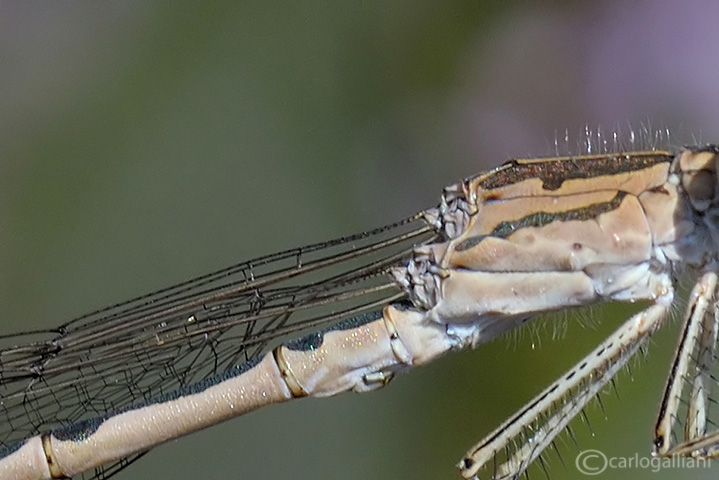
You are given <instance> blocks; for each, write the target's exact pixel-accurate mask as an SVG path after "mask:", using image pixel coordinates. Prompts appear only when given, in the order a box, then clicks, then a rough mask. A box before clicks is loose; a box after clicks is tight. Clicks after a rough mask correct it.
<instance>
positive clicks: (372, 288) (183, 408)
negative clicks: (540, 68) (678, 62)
mask: <svg viewBox="0 0 719 480" xmlns="http://www.w3.org/2000/svg"><path fill="white" fill-rule="evenodd" d="M718 158H719V147H716V146H711V145H710V146H705V147H691V148H683V149H679V150H646V151H621V150H618V151H615V152H601V153H589V154H585V155H580V156H563V157H562V156H557V157H552V158H542V159H528V160H510V161H508V162H506V163H505V164H503V165H502V166H500V167H498V168H496V169H494V170H491V171H489V172H486V173H482V174H479V175H476V176H473V177H469V178H467V179H465V180H463V181H462V182H459V183H457V184H455V185H452V186H450V187H448V188H446V189H445V191H444V194H443V195H442V197H441V200H440V203H439V205H438V206H437V207H435V208H431V209H428V210H424V211H422V212H420V213H418V214H416V215H413V216H411V217H409V218H406V219H404V220H401V221H399V222H396V223H394V224H391V225H388V226H385V227H381V228H378V229H375V230H371V231H367V232H362V233H359V234H357V235H352V236H347V237H342V238H338V239H335V240H332V241H328V242H323V243H319V244H314V245H309V246H306V247H301V248H296V249H292V250H287V251H284V252H280V253H276V254H272V255H267V256H264V257H260V258H256V259H253V260H250V261H248V262H244V263H240V264H237V265H234V266H231V267H228V268H226V269H223V270H220V271H217V272H213V273H210V274H207V275H203V276H200V277H197V278H195V279H193V280H190V281H187V282H184V283H181V284H178V285H175V286H173V287H169V288H166V289H163V290H159V291H157V292H154V293H151V294H148V295H145V296H142V297H138V298H136V299H133V300H130V301H128V302H125V303H120V304H117V305H113V306H111V307H108V308H106V309H103V310H99V311H96V312H93V313H90V314H88V315H85V316H83V317H80V318H78V319H75V320H72V321H70V322H67V323H65V324H63V325H61V326H59V327H57V328H54V329H51V330H43V331H35V332H25V333H19V334H9V335H5V336H2V337H0V418H1V419H2V422H0V425H1V426H0V444H2V445H3V450H2V451H0V477H1V478H22V479H29V480H40V479H51V478H65V477H71V476H74V475H79V474H82V473H83V472H90V473H88V474H86V477H87V478H109V477H111V476H112V475H113V474H114V473H116V472H117V471H119V470H121V469H123V468H125V467H126V466H127V465H128V464H129V463H131V462H132V461H134V460H135V459H137V458H139V457H140V456H142V455H143V454H144V453H146V452H147V451H148V450H150V449H151V448H152V447H154V446H156V445H159V444H161V443H164V442H166V441H168V440H171V439H174V438H177V437H179V436H182V435H187V434H190V433H192V432H195V431H197V430H199V429H202V428H205V427H208V426H210V425H213V424H215V423H218V422H221V421H223V420H226V419H228V418H231V417H235V416H238V415H242V414H243V413H246V412H249V411H252V410H254V409H257V408H259V407H261V406H265V405H269V404H273V403H280V402H284V401H288V400H291V399H294V398H300V397H306V396H314V397H323V396H331V395H335V394H338V393H341V392H345V391H350V390H351V391H356V392H364V391H370V390H375V389H377V388H380V387H383V386H384V385H386V384H387V383H388V382H389V381H390V380H391V379H392V378H393V377H394V376H395V375H396V374H397V373H399V372H401V371H404V370H407V369H409V368H412V367H415V366H420V365H423V364H426V363H428V362H431V361H433V360H435V359H436V358H438V357H439V356H441V355H443V354H445V353H447V352H449V351H455V350H461V349H464V348H468V347H477V346H479V345H481V344H483V343H486V342H488V341H490V340H492V339H495V338H497V337H498V336H500V335H503V334H504V333H506V332H508V331H511V330H513V329H516V328H518V327H521V326H522V325H525V324H526V323H527V322H529V321H531V320H532V319H533V318H535V317H536V316H537V315H538V314H541V313H544V312H551V311H557V310H564V309H567V308H573V307H580V306H585V305H592V304H596V303H599V302H608V301H620V302H621V301H627V302H635V301H638V300H646V301H649V302H650V305H649V306H648V307H647V308H646V309H644V310H642V311H640V312H639V313H636V314H635V315H633V316H632V317H631V318H629V319H627V320H626V321H625V322H624V323H623V324H622V325H621V326H620V327H619V328H618V329H617V330H616V331H615V332H614V333H613V334H612V335H610V336H609V337H608V338H607V339H605V340H604V341H602V342H601V343H600V345H599V346H597V348H596V349H595V350H594V351H592V352H590V353H589V354H588V355H587V356H586V357H585V358H583V359H582V360H580V361H579V362H578V363H577V364H576V365H575V366H574V367H573V368H571V369H570V370H568V371H567V372H566V373H565V374H563V375H562V376H561V377H560V378H559V379H557V380H556V381H555V382H553V383H552V384H551V385H550V386H549V387H547V388H546V389H545V390H544V391H542V392H541V393H540V394H539V395H538V396H537V397H535V398H534V399H533V400H532V401H531V402H529V403H528V404H527V405H526V406H525V407H524V408H522V409H521V410H520V411H518V412H517V413H516V414H514V415H513V416H511V417H510V418H509V419H508V420H507V421H506V422H504V423H503V424H501V425H500V426H499V427H498V428H497V429H496V430H494V431H493V432H491V433H490V434H489V435H487V436H486V437H485V438H484V439H483V440H482V441H481V442H479V443H478V444H477V445H476V446H474V447H472V448H471V449H470V450H469V452H468V453H467V454H466V456H465V457H464V458H463V459H462V461H461V462H460V464H459V468H460V472H461V474H462V475H463V476H464V477H465V478H472V477H474V476H476V475H481V476H482V477H483V478H484V477H491V478H495V479H502V478H516V477H518V476H519V475H521V474H522V473H523V472H524V471H525V470H526V468H527V467H528V466H529V465H530V464H531V463H532V462H533V461H535V460H536V459H537V458H538V457H539V455H540V454H541V453H542V451H543V450H544V449H545V448H547V447H548V446H549V445H550V444H551V443H552V441H553V440H554V439H555V437H556V436H557V434H559V433H560V432H561V431H563V430H564V429H565V428H566V426H567V424H568V423H569V421H570V420H571V419H572V418H574V417H575V416H576V415H577V414H578V413H580V412H581V410H582V409H583V408H584V407H585V406H586V404H587V403H588V402H589V401H590V400H591V399H592V398H594V397H595V396H596V394H597V393H598V392H599V391H600V390H601V389H602V388H603V387H604V386H605V385H606V384H607V382H609V381H610V380H611V379H612V377H613V376H614V375H615V374H616V373H617V372H618V371H619V370H621V369H622V368H623V367H624V366H625V365H626V363H627V362H628V360H629V359H630V358H631V357H632V356H633V355H634V354H635V353H636V352H637V351H638V350H640V349H641V348H642V347H643V346H644V345H645V343H646V342H647V340H648V339H649V338H650V337H651V335H652V334H653V333H654V332H655V331H656V330H657V329H658V328H660V327H661V325H662V324H663V323H664V321H665V319H666V318H667V316H668V314H669V311H670V310H671V308H672V306H673V305H674V304H675V300H676V299H675V297H676V291H677V284H678V278H679V274H680V272H682V271H684V272H686V273H687V274H688V275H690V276H692V278H694V279H695V283H694V286H693V289H692V291H691V294H690V296H689V301H688V307H687V310H686V315H685V324H684V327H683V330H682V335H681V339H680V343H679V347H678V349H677V353H676V356H675V359H674V361H673V364H672V366H671V369H670V375H669V380H668V382H667V387H666V391H665V393H664V396H663V399H662V402H661V407H660V411H659V415H658V420H657V423H656V427H655V438H654V453H655V454H656V455H658V456H673V455H683V456H691V457H701V458H712V457H714V456H716V454H717V453H716V452H717V450H718V449H719V432H717V431H716V430H715V421H716V419H715V416H714V414H713V410H712V408H713V407H712V405H713V403H714V402H715V400H714V399H713V397H712V388H714V387H715V386H714V384H715V383H716V378H717V372H716V370H717V357H716V343H717V330H718V329H719V314H718V313H717V308H716V305H715V304H716V301H715V297H716V290H717V256H718V255H719V233H718V228H717V227H718V226H719V209H718V207H719V189H718V188H717V159H718Z"/></svg>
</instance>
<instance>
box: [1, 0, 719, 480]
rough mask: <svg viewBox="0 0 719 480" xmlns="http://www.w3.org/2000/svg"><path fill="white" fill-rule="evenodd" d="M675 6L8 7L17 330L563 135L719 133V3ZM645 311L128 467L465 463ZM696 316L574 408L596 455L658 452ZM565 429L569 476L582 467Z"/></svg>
mask: <svg viewBox="0 0 719 480" xmlns="http://www.w3.org/2000/svg"><path fill="white" fill-rule="evenodd" d="M675 3H677V2H649V1H639V2H632V3H631V4H629V3H626V2H620V1H616V2H601V3H595V2H576V3H575V2H551V3H550V2H545V3H536V4H533V6H526V5H524V4H520V3H519V2H503V1H495V2H478V1H442V2H440V1H420V2H410V1H398V2H382V1H373V2H355V3H348V4H339V3H330V2H319V1H310V2H303V3H302V4H298V3H296V2H288V1H275V2H249V1H247V2H203V3H198V4H193V3H185V2H173V3H170V2H166V3H158V4H151V3H148V2H141V1H135V2H115V3H109V2H103V3H94V2H62V3H60V2H57V3H45V4H39V3H33V2H3V3H0V306H1V308H2V311H3V312H4V314H3V317H2V319H0V329H1V331H2V332H12V331H17V330H19V329H27V328H30V327H33V326H34V327H40V326H53V325H55V324H58V323H61V322H63V321H65V320H67V319H69V318H72V317H74V316H77V315H80V314H83V313H85V312H86V311H89V310H91V309H95V308H98V307H101V306H104V305H106V304H109V303H113V302H116V301H120V300H123V299H126V298H128V297H131V296H134V295H137V294H141V293H146V292H147V291H150V290H153V289H156V288H158V287H161V286H165V285H168V284H171V283H174V282H177V281H180V280H183V279H186V278H189V277H192V276H194V275H197V274H200V273H204V272H206V271H210V270H213V269H217V268H220V267H223V266H225V265H227V264H230V263H233V262H236V261H240V260H244V259H248V258H251V257H253V256H256V255H260V254H264V253H269V252H273V251H275V250H280V249H286V248H289V247H294V246H298V245H302V244H306V243H310V242H316V241H321V240H325V239H328V238H332V237H336V236H340V235H344V234H350V233H354V232H356V231H360V230H363V229H367V228H371V227H374V226H378V225H382V224H384V223H387V222H389V221H392V220H396V219H399V218H402V217H404V216H406V215H408V214H411V213H414V212H415V211H417V210H419V209H422V208H425V207H429V206H433V205H434V204H435V203H436V202H437V200H438V198H439V194H440V193H441V191H442V188H443V187H444V186H445V185H447V184H450V183H452V182H454V181H456V180H457V179H459V178H462V177H463V176H467V175H470V174H472V173H475V172H478V171H481V170H484V169H487V168H490V167H491V166H495V165H497V164H499V163H501V162H503V161H504V160H506V159H507V158H509V157H510V156H531V155H535V156H538V155H544V154H547V153H554V152H555V139H556V140H558V144H559V146H558V148H559V150H560V152H562V153H564V152H566V151H567V150H571V151H573V152H577V151H580V150H581V145H582V142H583V139H584V134H583V132H584V130H585V127H588V128H589V129H591V130H592V131H595V132H596V131H597V129H598V128H601V130H602V132H603V135H605V136H606V135H610V133H611V132H612V131H615V130H617V128H618V130H619V131H620V132H621V134H622V136H623V137H624V138H627V137H628V135H629V134H628V132H629V130H630V129H632V130H633V131H635V132H641V131H642V130H643V129H644V128H648V129H649V130H653V129H657V128H658V129H664V128H669V129H670V130H671V131H672V132H673V134H674V137H673V140H672V143H673V144H682V143H691V142H694V141H712V140H713V141H717V140H719V128H717V127H718V125H719V123H717V120H719V119H718V118H717V117H718V116H719V94H718V93H719V89H718V87H717V85H719V71H717V69H716V65H717V61H718V60H719V50H717V49H716V45H717V43H718V42H719V29H717V28H716V24H715V23H716V22H715V20H716V19H717V18H719V17H718V15H719V9H718V8H717V4H714V3H709V2H705V3H701V2H693V3H691V5H689V6H686V7H679V6H678V5H675ZM617 126H618V127H617ZM565 132H568V137H569V142H568V145H567V142H566V141H565ZM605 138H606V137H605ZM637 145H638V146H639V145H641V143H638V144H637ZM633 308H634V310H636V306H634V307H633ZM628 314H629V311H628V310H626V309H625V308H624V307H616V306H610V307H607V308H594V309H592V310H591V311H583V312H582V314H581V316H582V317H583V318H585V319H591V322H583V323H584V324H585V326H582V325H580V324H579V322H577V320H576V317H575V316H569V317H566V319H565V316H564V315H558V316H555V317H553V318H554V319H555V320H556V319H557V317H559V318H560V319H565V320H564V321H565V322H566V323H560V324H564V325H567V333H566V334H564V335H556V334H555V328H554V327H553V325H555V324H556V323H552V322H550V323H547V324H546V326H545V327H544V328H541V329H540V332H539V333H538V334H530V333H525V334H524V335H523V336H521V337H520V338H519V340H517V339H510V340H504V341H499V342H495V343H493V344H490V345H486V346H482V347H481V348H480V349H479V350H477V351H474V352H466V353H462V354H456V355H452V356H450V357H448V358H445V359H443V360H441V361H439V362H437V363H436V364H434V365H431V366H429V367H426V368H422V369H419V370H417V371H415V372H413V373H412V374H410V375H404V376H402V377H400V378H398V379H397V380H395V381H394V382H393V383H392V384H391V385H390V386H389V388H387V389H384V390H382V391H379V392H376V393H372V394H366V395H353V394H345V395H342V396H339V397H337V398H333V399H326V400H307V401H299V402H293V403H291V404H287V405H282V406H278V407H273V408H268V409H265V410H261V411H258V412H255V413H253V414H250V415H248V416H246V417H243V418H240V419H237V420H234V421H231V422H228V423H226V424H224V425H221V426H218V427H215V428H212V429H209V430H207V431H204V432H200V433H197V434H195V435H192V436H190V437H189V438H185V439H181V440H178V441H175V442H172V443H170V444H168V445H166V446H163V447H160V448H158V449H156V451H154V452H152V453H151V454H150V455H148V456H147V457H146V458H144V459H142V460H140V461H139V462H138V463H137V464H136V465H134V466H132V467H130V468H129V469H128V470H126V471H125V472H124V473H122V474H120V475H118V477H117V479H118V480H128V479H161V478H205V479H207V480H225V479H227V480H229V479H240V478H266V479H279V478H307V479H310V478H311V479H330V478H342V479H384V478H388V479H389V478H391V479H405V478H420V479H424V478H432V479H435V478H458V473H457V472H456V471H455V469H454V464H455V463H456V461H458V460H459V459H460V458H461V456H462V455H463V454H464V452H465V451H466V449H467V448H469V447H470V446H471V445H472V444H473V443H474V442H476V441H478V440H479V439H480V438H481V437H483V436H484V435H485V434H486V433H488V432H489V431H490V430H492V429H493V428H495V427H496V426H497V425H499V423H500V422H502V421H503V420H504V419H505V418H506V417H507V416H509V415H510V414H511V413H512V412H514V411H515V410H516V409H517V408H519V407H520V406H521V405H523V404H524V403H525V402H526V401H528V400H529V399H530V398H531V397H532V396H533V395H534V394H536V393H538V392H539V391H540V390H541V389H542V388H543V387H544V386H546V385H547V384H548V383H549V382H550V381H551V380H553V379H554V378H555V377H556V376H557V375H559V374H560V373H561V372H563V371H564V370H566V369H567V368H569V367H570V366H571V365H573V364H574V362H576V361H578V360H579V359H580V358H581V356H582V355H584V354H585V353H587V352H588V351H589V350H590V349H591V348H592V347H593V346H594V345H596V344H597V343H598V342H599V341H600V340H601V339H602V338H603V336H604V335H606V334H607V333H609V332H610V331H612V330H613V329H614V328H616V326H617V325H618V324H619V322H621V320H622V319H623V318H625V317H626V315H628ZM587 323H590V324H591V326H590V327H589V328H587V327H586V324H587ZM676 327H677V325H676V321H675V322H674V323H673V324H672V325H670V326H668V327H667V328H666V329H664V330H663V331H662V332H660V333H659V334H658V335H657V336H656V337H655V341H654V344H653V345H652V347H651V349H650V355H649V358H648V361H647V362H643V361H642V362H638V363H637V362H635V364H633V365H634V367H633V368H632V375H631V376H630V375H627V374H623V375H620V378H619V380H618V397H617V395H616V394H615V393H614V392H611V391H610V392H609V393H608V394H606V395H604V397H603V398H604V402H603V404H604V407H605V410H604V411H602V410H601V409H600V408H598V407H597V406H596V405H595V406H593V407H590V408H589V409H588V416H589V419H590V421H589V426H587V424H586V422H584V421H582V420H581V419H580V420H579V421H576V422H575V423H574V430H575V432H576V436H577V439H578V442H579V446H580V447H581V448H586V449H589V448H593V449H599V450H601V451H603V452H604V453H605V454H606V455H608V456H631V455H634V454H635V453H638V454H639V455H640V456H647V455H648V452H649V451H650V449H651V440H652V427H653V422H654V416H655V410H656V407H657V405H658V402H659V397H660V392H661V389H662V386H663V383H664V380H665V377H666V372H667V365H668V362H669V360H670V357H671V353H672V350H673V348H674V343H675V342H676V333H677V328H676ZM560 330H561V328H560ZM540 347H541V348H540ZM632 377H633V379H632ZM605 417H606V419H608V420H607V421H605ZM559 445H560V450H561V451H562V460H563V463H564V465H562V461H560V460H559V459H558V458H557V456H556V455H555V454H552V453H550V454H549V455H548V456H547V462H548V465H549V473H550V478H552V479H562V478H581V477H582V476H581V475H580V474H579V473H578V472H577V470H576V469H575V467H574V459H575V457H576V455H577V452H578V449H577V447H575V446H574V445H573V444H572V442H571V441H570V440H568V439H566V437H564V440H560V441H559ZM530 472H531V474H532V475H533V476H539V477H543V476H544V474H543V473H542V471H541V469H539V468H537V467H536V466H535V467H534V468H533V469H532V470H530ZM716 473H717V471H716V469H714V471H713V474H712V472H711V471H707V470H693V471H688V470H685V471H678V470H665V471H662V472H660V473H658V474H654V473H652V472H650V471H647V470H641V469H631V470H612V471H607V472H605V473H604V474H602V475H599V476H598V478H616V479H622V478H632V479H636V478H643V477H646V478H650V477H651V478H652V479H661V478H675V477H677V476H679V477H682V478H697V479H698V478H710V477H711V478H714V477H715V476H716Z"/></svg>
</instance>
